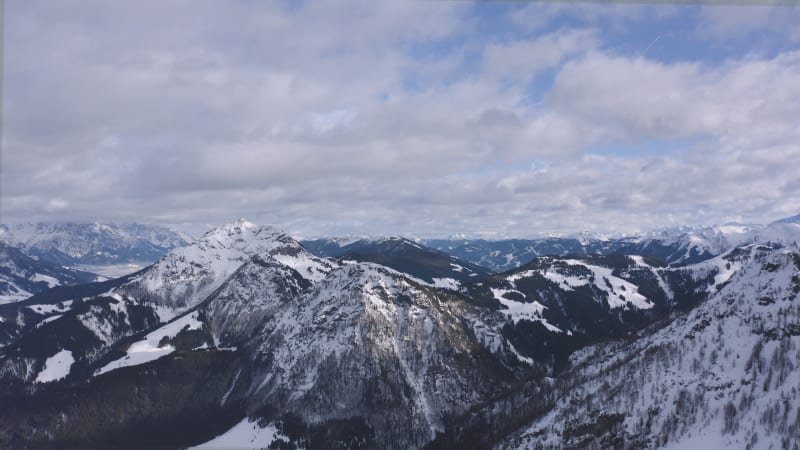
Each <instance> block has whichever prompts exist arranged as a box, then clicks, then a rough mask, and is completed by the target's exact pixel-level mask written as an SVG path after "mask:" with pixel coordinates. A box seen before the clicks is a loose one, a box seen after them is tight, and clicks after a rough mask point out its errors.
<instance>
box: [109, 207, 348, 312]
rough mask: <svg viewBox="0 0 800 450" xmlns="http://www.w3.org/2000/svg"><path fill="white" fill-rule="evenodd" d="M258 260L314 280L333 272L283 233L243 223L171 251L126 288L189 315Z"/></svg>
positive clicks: (217, 230) (229, 226) (219, 230)
mask: <svg viewBox="0 0 800 450" xmlns="http://www.w3.org/2000/svg"><path fill="white" fill-rule="evenodd" d="M255 256H260V257H264V258H272V259H274V260H277V261H279V262H281V263H282V264H284V265H287V266H289V267H292V268H294V269H295V270H297V271H298V272H299V273H300V274H301V275H302V276H303V277H306V278H308V279H311V280H318V279H320V277H322V276H324V274H325V273H327V271H328V270H329V269H330V267H331V266H332V265H331V263H330V262H328V261H325V260H322V259H320V258H316V257H314V256H313V255H311V254H309V253H308V252H306V251H305V250H304V249H303V248H302V247H301V246H300V245H299V244H298V243H297V242H296V241H295V240H294V239H292V238H291V237H290V236H289V235H288V234H286V233H284V232H283V231H281V230H278V229H276V228H273V227H268V226H258V225H255V224H253V223H251V222H248V221H247V220H244V219H240V220H238V221H236V222H234V223H231V224H227V225H223V226H220V227H218V228H215V229H213V230H211V231H209V232H207V233H206V234H204V235H203V236H202V237H200V238H199V239H198V240H197V241H196V242H194V243H193V244H191V245H189V246H186V247H181V248H177V249H175V250H173V251H171V252H170V253H168V254H167V255H165V256H164V257H163V258H161V260H159V261H158V262H156V263H155V264H154V265H153V266H151V267H150V268H149V269H147V270H146V271H145V272H144V273H143V274H142V275H140V276H139V277H137V278H136V279H134V280H133V281H131V283H129V285H127V286H126V287H123V288H124V289H127V290H128V291H130V292H131V293H132V294H133V295H134V296H137V295H138V296H146V297H148V298H149V299H153V300H154V301H156V302H158V303H161V304H164V305H166V306H170V307H174V308H176V309H178V310H186V309H189V308H191V307H192V306H194V305H197V304H198V303H199V302H201V301H202V300H203V299H205V297H206V296H208V294H210V293H211V292H213V291H214V290H215V289H217V288H218V287H219V286H221V285H222V283H223V282H224V281H225V280H227V279H228V278H229V277H230V276H231V275H232V274H233V273H234V272H235V271H236V270H237V269H238V268H239V267H241V266H242V265H243V264H244V263H246V262H247V261H249V260H250V259H252V258H253V257H255Z"/></svg>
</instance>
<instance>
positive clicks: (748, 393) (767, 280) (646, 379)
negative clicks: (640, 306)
mask: <svg viewBox="0 0 800 450" xmlns="http://www.w3.org/2000/svg"><path fill="white" fill-rule="evenodd" d="M750 250H751V254H752V256H753V257H752V258H751V259H749V260H748V261H746V262H744V264H743V266H742V268H741V269H740V270H738V271H737V272H736V273H735V274H733V275H732V276H731V277H730V279H729V280H727V281H725V282H724V285H723V286H721V288H720V289H719V290H718V291H715V292H714V294H713V295H711V297H709V299H708V300H706V301H705V302H703V303H701V304H700V306H698V307H697V308H694V309H693V310H692V311H691V312H689V313H686V314H682V315H680V316H678V317H677V318H675V319H674V320H672V321H668V322H666V323H665V324H659V325H657V326H656V327H655V328H650V329H644V330H642V331H640V332H639V333H638V336H637V338H635V339H626V340H622V341H612V342H608V343H602V344H598V345H594V346H590V347H586V348H584V349H582V350H580V351H578V352H576V353H574V354H573V355H572V356H571V358H570V367H571V368H570V369H569V370H567V371H565V372H564V373H563V374H561V375H560V376H558V377H556V378H553V379H544V380H541V381H533V382H531V383H530V384H528V385H526V386H523V387H522V388H520V389H518V390H516V391H515V392H512V393H510V394H509V395H507V396H505V397H503V401H502V402H497V403H492V404H490V405H487V406H486V407H484V408H480V409H477V410H474V411H473V412H471V413H470V415H468V416H465V417H463V418H462V419H461V420H460V421H458V423H459V425H458V426H457V427H453V428H451V429H450V430H449V432H448V433H447V434H443V435H441V436H440V437H439V439H438V440H437V442H435V443H434V444H433V445H432V446H431V447H432V448H455V447H458V448H491V447H494V448H497V449H515V448H519V449H560V448H588V449H595V448H596V449H601V448H619V449H639V448H675V449H678V448H751V449H778V448H784V449H796V448H800V438H798V436H800V408H799V405H798V398H799V397H798V395H800V392H799V391H798V390H799V389H800V378H798V374H800V361H798V351H799V350H800V253H798V248H797V247H791V248H789V249H768V248H766V247H758V248H755V247H751V249H750ZM506 433H510V435H509V436H508V437H506V438H503V437H502V436H504V435H505V434H506ZM462 444H463V445H462Z"/></svg>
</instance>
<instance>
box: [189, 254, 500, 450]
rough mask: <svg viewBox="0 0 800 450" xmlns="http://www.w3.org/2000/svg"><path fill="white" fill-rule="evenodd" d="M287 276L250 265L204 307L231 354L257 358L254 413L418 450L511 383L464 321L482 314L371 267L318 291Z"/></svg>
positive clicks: (352, 270)
mask: <svg viewBox="0 0 800 450" xmlns="http://www.w3.org/2000/svg"><path fill="white" fill-rule="evenodd" d="M289 270H290V271H291V269H289ZM285 271H286V269H285V268H280V267H276V266H275V265H270V264H269V263H267V262H265V261H260V260H253V261H252V262H250V263H248V264H247V265H245V266H244V267H242V268H241V269H240V270H239V271H238V272H237V273H236V275H234V277H233V278H232V279H231V280H230V281H229V282H228V283H226V284H225V285H224V286H223V287H222V288H221V289H220V290H219V291H218V292H217V293H216V294H215V295H214V296H213V297H211V298H210V299H209V300H208V304H207V305H206V306H205V307H204V309H205V310H206V311H207V315H208V317H209V323H210V324H211V330H212V333H214V334H215V337H216V339H217V340H218V341H220V342H221V344H222V345H224V346H240V347H244V348H246V349H248V353H250V354H252V357H253V367H254V370H253V373H252V375H251V379H252V382H251V385H250V387H249V388H248V391H249V392H250V393H251V398H252V400H251V404H250V407H251V408H252V410H258V409H262V408H264V407H267V406H269V407H270V408H271V409H273V410H275V411H276V412H275V413H274V414H272V415H267V416H266V417H265V418H266V419H269V420H278V419H280V418H281V417H282V416H285V415H293V416H297V417H300V418H301V419H302V420H303V422H305V423H308V424H316V426H318V427H319V426H324V425H325V424H335V423H337V421H346V420H349V421H355V422H356V423H358V424H361V425H362V431H363V433H362V434H359V435H358V436H351V438H352V439H363V440H364V442H369V443H371V444H370V446H376V447H379V448H414V447H419V446H421V445H422V444H424V443H426V442H428V441H430V440H431V439H432V438H433V437H434V436H435V433H436V432H437V431H441V430H442V426H443V418H444V417H445V416H447V415H451V414H453V413H455V412H463V411H465V410H466V409H467V408H468V407H470V406H472V405H474V404H476V403H477V402H479V401H481V400H483V399H485V398H488V396H489V394H490V393H493V392H495V391H496V390H497V389H498V388H499V387H500V386H502V381H503V380H506V381H507V380H510V371H509V370H508V369H507V368H505V367H504V366H503V365H502V364H501V363H500V361H499V360H498V359H497V358H496V357H495V356H494V355H492V354H491V353H489V352H488V351H487V350H486V349H485V348H484V347H482V346H481V345H480V343H479V342H478V341H477V340H476V339H475V337H474V335H473V334H472V333H471V331H470V329H469V327H468V325H467V324H465V323H464V322H463V321H462V320H461V318H463V317H466V316H469V315H474V314H475V311H474V310H475V307H473V306H471V305H470V304H468V303H467V302H464V301H463V300H461V299H459V298H457V297H455V296H454V295H453V294H451V293H450V292H448V291H439V290H437V289H435V288H432V287H429V286H425V285H420V284H418V283H416V282H414V281H412V280H410V279H408V278H406V277H404V276H403V275H402V274H400V273H398V272H395V271H393V270H391V269H387V268H385V267H381V266H377V265H374V264H370V263H350V264H343V265H341V266H339V267H336V268H333V269H331V270H330V272H329V273H328V274H327V275H326V276H325V277H324V278H323V279H321V280H319V281H318V282H316V283H309V282H308V281H306V280H304V279H303V278H302V277H300V276H299V275H298V274H296V273H295V274H292V273H289V274H286V273H285ZM282 272H283V273H282ZM243 310H244V311H247V312H246V315H245V314H244V313H243ZM237 319H238V320H237ZM217 333H219V336H216V334H217ZM498 381H499V384H498Z"/></svg>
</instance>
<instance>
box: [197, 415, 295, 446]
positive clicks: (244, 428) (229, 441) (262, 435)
mask: <svg viewBox="0 0 800 450" xmlns="http://www.w3.org/2000/svg"><path fill="white" fill-rule="evenodd" d="M279 438H283V439H286V440H288V439H287V438H286V437H285V436H283V435H282V434H281V433H280V432H279V431H278V429H277V428H275V426H274V425H272V424H270V425H267V426H266V427H264V428H262V427H261V426H260V425H259V424H258V421H256V420H255V419H249V418H246V419H244V420H242V421H241V422H239V423H237V424H236V425H234V427H233V428H231V429H230V430H228V431H226V432H225V433H223V434H221V435H219V436H217V437H215V438H214V439H212V440H210V441H208V442H206V443H205V444H200V445H198V446H196V447H192V448H191V449H189V450H203V449H212V448H226V449H234V448H235V449H237V450H238V449H241V450H244V449H261V448H267V447H269V446H270V444H272V442H273V441H275V440H276V439H279Z"/></svg>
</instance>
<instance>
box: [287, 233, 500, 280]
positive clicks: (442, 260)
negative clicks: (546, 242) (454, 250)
mask: <svg viewBox="0 0 800 450" xmlns="http://www.w3.org/2000/svg"><path fill="white" fill-rule="evenodd" d="M301 245H303V247H304V248H306V249H308V250H309V251H310V252H311V253H314V254H315V255H317V256H321V257H334V258H342V257H343V258H345V259H350V260H357V261H362V262H374V263H376V264H381V265H384V266H387V267H391V268H393V269H395V270H398V271H400V272H403V273H405V274H408V275H411V276H414V277H417V278H420V279H422V280H424V281H426V282H428V283H434V284H438V285H440V286H455V285H456V284H458V283H459V282H464V281H475V280H477V279H480V278H482V277H486V276H488V275H491V274H492V271H490V270H488V269H486V268H485V267H481V266H479V265H476V264H472V263H470V262H467V261H464V260H461V259H458V258H456V257H455V256H452V255H449V254H447V253H445V252H442V251H438V250H435V249H432V248H429V247H426V246H424V245H422V244H420V243H417V242H415V241H412V240H410V239H406V238H403V237H397V236H390V237H383V238H361V239H341V238H331V239H318V240H314V241H302V242H301Z"/></svg>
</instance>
